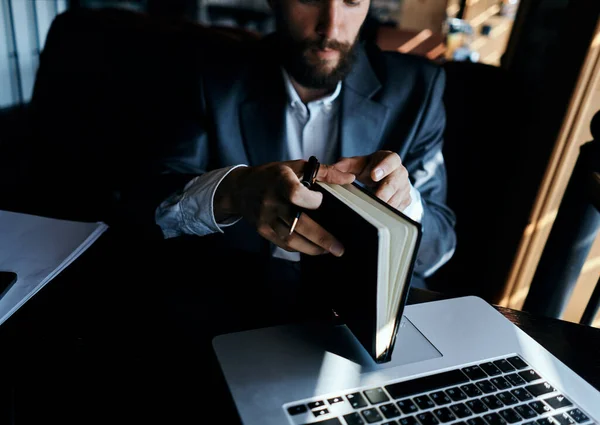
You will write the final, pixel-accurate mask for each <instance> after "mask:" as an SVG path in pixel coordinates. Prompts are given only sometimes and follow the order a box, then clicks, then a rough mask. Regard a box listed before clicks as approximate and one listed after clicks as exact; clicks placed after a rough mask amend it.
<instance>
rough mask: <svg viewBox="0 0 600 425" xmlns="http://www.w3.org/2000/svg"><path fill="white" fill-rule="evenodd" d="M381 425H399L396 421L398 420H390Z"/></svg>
mask: <svg viewBox="0 0 600 425" xmlns="http://www.w3.org/2000/svg"><path fill="white" fill-rule="evenodd" d="M381 425H398V422H396V421H389V422H384V423H382V424H381Z"/></svg>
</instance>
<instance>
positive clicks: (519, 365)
mask: <svg viewBox="0 0 600 425" xmlns="http://www.w3.org/2000/svg"><path fill="white" fill-rule="evenodd" d="M506 360H508V362H509V363H510V364H511V365H513V366H514V367H515V368H516V369H518V370H520V369H525V368H526V367H528V366H529V365H528V364H527V363H525V361H524V360H523V359H522V358H521V357H519V356H514V357H509V358H508V359H506Z"/></svg>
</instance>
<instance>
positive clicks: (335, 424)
mask: <svg viewBox="0 0 600 425" xmlns="http://www.w3.org/2000/svg"><path fill="white" fill-rule="evenodd" d="M304 425H342V423H341V422H340V420H339V419H338V418H331V419H325V420H324V421H318V422H310V423H307V424H304Z"/></svg>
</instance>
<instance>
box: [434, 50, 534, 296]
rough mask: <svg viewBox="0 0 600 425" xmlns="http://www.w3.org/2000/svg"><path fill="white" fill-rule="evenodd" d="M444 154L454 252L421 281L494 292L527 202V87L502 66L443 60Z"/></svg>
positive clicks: (457, 290) (448, 289)
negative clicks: (454, 221)
mask: <svg viewBox="0 0 600 425" xmlns="http://www.w3.org/2000/svg"><path fill="white" fill-rule="evenodd" d="M443 66H444V69H445V71H446V92H445V95H444V102H445V107H446V115H447V126H446V134H445V145H444V156H445V161H446V166H447V172H448V205H449V206H450V207H451V208H452V209H453V210H454V212H455V213H456V217H457V224H456V232H457V248H456V252H455V254H454V257H453V258H452V259H451V260H450V261H449V262H448V263H447V264H446V265H444V266H443V267H442V268H441V269H440V270H438V272H437V273H436V274H435V275H434V276H432V278H430V279H429V285H430V286H432V287H433V288H434V289H436V290H439V291H441V292H445V293H451V294H455V295H478V296H481V297H482V298H484V299H486V300H488V301H490V302H496V301H497V300H498V299H499V297H500V296H501V294H502V291H503V289H504V285H505V283H506V279H507V277H508V273H509V270H510V267H511V265H512V261H513V259H514V256H515V254H516V252H517V248H518V244H519V241H520V238H521V235H522V232H523V229H524V228H525V227H526V224H527V220H528V217H529V211H530V207H531V201H532V199H533V197H532V196H531V194H530V192H531V190H530V189H529V188H527V187H526V185H525V183H524V182H526V181H528V178H527V173H528V171H527V170H528V169H527V161H528V159H527V158H528V155H529V154H528V153H527V151H526V149H524V148H523V137H522V134H523V133H522V132H521V130H520V128H524V126H525V125H526V120H527V114H526V110H527V109H526V108H527V99H526V93H527V91H526V90H524V89H523V87H520V85H519V83H518V82H517V81H516V80H515V79H514V78H513V77H512V76H511V75H510V74H509V73H508V72H507V71H506V70H504V69H502V68H499V67H495V66H492V65H487V64H484V63H473V62H447V63H445V64H444V65H443Z"/></svg>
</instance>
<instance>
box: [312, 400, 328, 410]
mask: <svg viewBox="0 0 600 425" xmlns="http://www.w3.org/2000/svg"><path fill="white" fill-rule="evenodd" d="M321 406H325V403H324V402H323V401H321V400H317V401H313V402H310V403H308V408H309V409H311V410H312V409H316V408H317V407H321Z"/></svg>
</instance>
